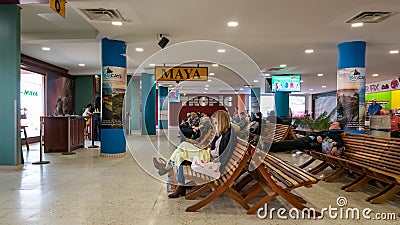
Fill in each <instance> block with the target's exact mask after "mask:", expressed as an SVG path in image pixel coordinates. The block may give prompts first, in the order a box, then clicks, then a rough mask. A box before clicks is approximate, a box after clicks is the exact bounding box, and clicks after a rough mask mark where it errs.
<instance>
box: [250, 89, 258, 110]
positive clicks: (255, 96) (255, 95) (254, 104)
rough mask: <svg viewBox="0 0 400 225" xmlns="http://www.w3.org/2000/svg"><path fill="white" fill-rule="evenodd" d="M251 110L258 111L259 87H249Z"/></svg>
mask: <svg viewBox="0 0 400 225" xmlns="http://www.w3.org/2000/svg"><path fill="white" fill-rule="evenodd" d="M250 90H251V93H250V94H251V110H250V112H252V113H257V112H259V111H260V88H251V89H250Z"/></svg>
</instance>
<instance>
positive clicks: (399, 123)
mask: <svg viewBox="0 0 400 225" xmlns="http://www.w3.org/2000/svg"><path fill="white" fill-rule="evenodd" d="M389 113H390V131H391V132H390V136H391V137H396V138H399V137H400V133H399V131H400V117H398V116H396V115H394V113H393V111H392V110H389Z"/></svg>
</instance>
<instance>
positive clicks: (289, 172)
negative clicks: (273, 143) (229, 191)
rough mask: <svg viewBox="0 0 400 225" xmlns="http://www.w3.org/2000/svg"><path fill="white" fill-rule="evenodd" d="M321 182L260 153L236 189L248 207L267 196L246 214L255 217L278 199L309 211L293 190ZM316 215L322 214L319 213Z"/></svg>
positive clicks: (279, 160) (305, 172)
mask: <svg viewBox="0 0 400 225" xmlns="http://www.w3.org/2000/svg"><path fill="white" fill-rule="evenodd" d="M252 180H255V181H256V184H253V185H251V186H250V187H249V188H247V189H244V187H246V185H247V184H249V183H250V182H251V181H252ZM318 181H319V178H317V177H315V176H314V175H312V174H310V173H308V172H307V171H305V170H303V169H301V168H299V167H297V166H296V165H294V164H292V163H290V162H287V161H283V160H281V159H279V158H277V157H275V156H273V155H271V154H267V153H265V152H262V151H260V150H257V152H256V154H255V155H254V157H253V160H252V161H251V165H250V167H249V169H248V174H247V175H244V176H242V178H241V179H240V180H239V181H238V182H237V183H236V184H235V186H234V187H235V189H236V190H237V191H241V192H242V196H243V197H244V202H245V203H248V202H249V201H250V200H252V199H254V198H255V197H256V196H258V195H259V194H260V193H262V192H264V194H265V196H264V197H263V198H262V199H261V200H259V201H258V202H257V203H255V204H254V205H253V206H252V207H250V209H248V210H247V213H248V214H253V213H255V212H256V211H257V210H258V209H259V208H260V207H262V206H264V204H265V203H267V202H268V201H270V200H271V199H273V198H275V197H277V196H280V197H282V198H284V199H285V200H286V201H287V202H289V203H290V204H292V205H293V206H294V207H296V208H297V209H299V210H302V209H304V208H306V206H305V204H306V203H307V202H306V201H305V200H304V199H303V198H302V197H300V196H297V195H295V194H293V193H291V190H293V189H296V188H298V187H311V185H313V184H316V183H318ZM313 213H316V214H319V213H318V212H313Z"/></svg>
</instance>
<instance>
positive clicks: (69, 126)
mask: <svg viewBox="0 0 400 225" xmlns="http://www.w3.org/2000/svg"><path fill="white" fill-rule="evenodd" d="M61 154H63V155H74V154H76V152H71V116H70V115H68V152H63V153H61Z"/></svg>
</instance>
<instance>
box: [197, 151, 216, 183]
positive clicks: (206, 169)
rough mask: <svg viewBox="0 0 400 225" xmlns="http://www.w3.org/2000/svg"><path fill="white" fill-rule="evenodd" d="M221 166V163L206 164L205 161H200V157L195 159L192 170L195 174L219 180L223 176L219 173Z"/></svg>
mask: <svg viewBox="0 0 400 225" xmlns="http://www.w3.org/2000/svg"><path fill="white" fill-rule="evenodd" d="M220 166H221V162H204V161H203V160H201V159H199V157H197V156H195V157H194V158H193V161H192V165H191V168H192V170H193V171H195V172H198V173H202V174H205V175H207V176H210V177H213V178H215V179H217V178H219V177H220V176H221V173H220V171H219V167H220Z"/></svg>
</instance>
